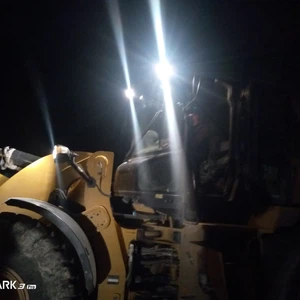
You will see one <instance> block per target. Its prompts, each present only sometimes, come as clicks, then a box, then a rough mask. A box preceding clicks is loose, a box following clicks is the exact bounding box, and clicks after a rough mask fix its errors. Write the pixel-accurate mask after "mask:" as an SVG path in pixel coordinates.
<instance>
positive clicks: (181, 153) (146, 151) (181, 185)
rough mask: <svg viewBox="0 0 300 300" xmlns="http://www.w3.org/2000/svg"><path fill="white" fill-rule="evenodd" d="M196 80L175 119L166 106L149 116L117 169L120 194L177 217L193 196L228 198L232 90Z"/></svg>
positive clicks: (116, 191) (116, 184) (176, 105)
mask: <svg viewBox="0 0 300 300" xmlns="http://www.w3.org/2000/svg"><path fill="white" fill-rule="evenodd" d="M196 80H198V81H197V82H196V83H195V84H194V86H196V88H194V90H193V92H192V97H190V98H189V99H184V100H183V101H180V102H177V101H174V102H175V103H173V108H174V111H173V114H174V116H170V112H169V111H167V110H166V108H167V105H166V104H165V103H164V104H163V105H161V106H160V107H158V108H159V109H158V110H157V111H156V113H154V114H153V115H152V117H150V118H149V117H148V118H149V119H148V125H146V126H144V130H142V131H141V135H140V136H137V137H135V138H134V140H133V142H132V145H131V148H130V150H129V151H128V153H127V155H126V158H125V161H124V162H123V164H121V165H120V166H119V167H118V168H117V172H116V176H115V182H114V194H115V195H116V196H121V197H124V198H125V199H127V200H126V201H131V202H133V203H143V204H144V205H146V206H149V207H151V208H152V209H153V210H154V211H159V212H162V213H164V214H167V215H171V216H175V217H178V218H182V217H183V216H182V212H183V208H184V207H185V206H186V204H187V202H190V201H192V200H191V199H188V198H195V197H196V198H197V197H200V196H201V197H202V195H203V194H207V193H213V194H217V193H218V194H219V195H218V196H219V197H222V196H223V194H224V190H225V186H226V182H225V179H224V178H225V177H226V176H227V175H228V174H227V173H226V172H227V166H228V162H229V157H228V154H229V147H230V145H229V144H230V141H229V138H230V129H229V124H230V122H229V119H230V116H229V113H230V109H229V105H228V99H227V98H228V91H227V88H226V86H223V85H222V84H220V83H219V84H216V83H215V81H214V80H210V79H203V78H201V79H200V78H196V79H194V81H196ZM176 100H178V98H177V99H176ZM156 103H159V102H156ZM160 103H161V104H162V103H163V102H162V101H161V102H160ZM139 117H140V119H141V120H145V117H144V116H143V115H140V116H139ZM170 119H172V121H173V123H174V124H172V123H171V124H170ZM175 127H176V128H175ZM176 134H177V137H174V136H175V135H176ZM174 139H175V140H176V141H175V142H174ZM174 145H175V146H174ZM195 193H196V195H195ZM196 201H198V199H196ZM193 209H195V205H193Z"/></svg>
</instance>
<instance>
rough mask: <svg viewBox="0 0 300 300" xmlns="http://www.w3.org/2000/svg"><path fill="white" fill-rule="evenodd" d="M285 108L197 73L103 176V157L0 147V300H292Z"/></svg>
mask: <svg viewBox="0 0 300 300" xmlns="http://www.w3.org/2000/svg"><path fill="white" fill-rule="evenodd" d="M165 96H166V95H164V97H163V98H164V100H166V99H165V98H166V97H165ZM143 98H145V99H143V101H149V102H148V103H150V102H151V99H150V98H149V100H147V95H144V97H143ZM167 100H168V99H167ZM290 103H292V101H290V99H289V98H288V95H287V94H286V93H285V90H284V89H281V88H278V87H276V88H274V87H273V86H266V87H265V86H262V85H260V84H256V83H252V84H250V85H248V86H246V87H243V86H240V85H238V84H236V83H230V82H223V81H220V80H211V79H208V78H203V77H198V76H195V77H194V80H193V93H192V97H191V98H190V99H189V100H187V101H186V100H185V99H182V101H179V102H178V103H176V104H174V106H173V108H174V109H173V110H172V109H171V108H172V106H170V103H169V104H168V103H164V102H163V101H162V102H159V101H157V98H155V101H153V102H151V105H152V106H151V107H152V108H153V107H155V108H157V112H156V113H155V114H154V117H153V118H152V119H151V120H150V122H149V124H148V126H146V128H145V130H144V131H143V132H141V133H139V134H137V135H136V137H135V141H134V142H133V143H132V146H131V148H130V150H129V152H128V153H127V155H126V158H125V160H124V162H123V163H122V164H121V165H119V166H118V167H117V168H116V171H115V172H114V171H113V170H114V166H113V164H114V154H113V153H112V152H103V151H99V152H96V153H89V152H80V151H73V150H70V149H68V148H67V147H65V146H62V145H56V146H55V147H54V150H53V154H52V155H48V156H46V157H42V158H39V157H36V156H34V155H31V154H27V153H24V152H21V151H18V150H16V149H13V148H9V147H5V148H3V149H1V161H0V166H1V170H2V175H1V177H0V183H1V186H0V224H1V225H0V231H1V234H0V240H1V242H0V299H19V300H25V299H26V300H58V299H99V300H100V299H102V300H125V299H126V300H134V299H135V300H143V299H174V300H184V299H194V300H206V299H207V300H208V299H214V300H215V299H219V300H228V299H229V300H231V299H239V300H240V299H245V300H246V299H251V300H253V299H274V300H296V299H298V297H299V295H300V289H299V284H298V282H299V278H300V271H299V270H300V254H299V253H300V244H299V242H298V241H299V238H298V236H299V230H300V227H299V220H300V210H299V208H298V205H299V199H300V198H299V196H300V195H299V190H298V185H299V175H298V174H299V172H298V171H299V165H298V160H297V153H299V152H297V149H298V148H297V139H296V138H295V137H296V135H295V133H294V132H295V128H296V126H297V124H298V123H297V122H298V121H297V118H296V117H295V119H294V118H293V114H292V111H290V110H291V107H290V106H289V104H290Z"/></svg>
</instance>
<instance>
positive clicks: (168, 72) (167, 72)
mask: <svg viewBox="0 0 300 300" xmlns="http://www.w3.org/2000/svg"><path fill="white" fill-rule="evenodd" d="M155 70H156V73H157V76H158V77H159V78H160V79H162V80H167V79H169V78H170V77H171V76H172V75H173V74H174V69H173V67H172V66H171V65H170V64H169V63H160V64H157V65H156V66H155Z"/></svg>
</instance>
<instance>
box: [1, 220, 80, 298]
mask: <svg viewBox="0 0 300 300" xmlns="http://www.w3.org/2000/svg"><path fill="white" fill-rule="evenodd" d="M0 220H1V223H0V240H1V244H0V245H1V246H0V257H1V258H0V269H2V280H3V278H6V279H7V277H5V276H4V275H3V274H4V272H6V271H5V270H10V271H12V273H16V274H17V275H18V276H19V277H20V278H21V279H22V281H23V282H24V283H25V284H35V285H36V289H28V290H27V292H28V295H29V299H30V300H59V299H82V298H83V297H82V296H79V293H78V290H79V289H80V284H79V282H78V281H77V280H79V279H80V278H78V274H79V273H78V274H76V273H75V272H76V268H75V266H76V265H75V264H76V257H75V261H74V257H71V256H70V252H69V251H67V249H66V248H67V247H66V244H62V243H61V241H59V240H58V239H57V238H56V237H54V234H53V231H52V232H51V231H50V230H48V228H47V227H45V226H44V225H42V224H41V223H40V222H39V221H37V220H33V219H31V218H28V217H24V216H23V217H20V216H15V217H13V218H11V217H10V218H5V221H3V218H2V217H1V215H0ZM0 276H1V271H0ZM76 276H77V277H76ZM80 281H81V280H80ZM81 282H82V281H81ZM2 292H3V290H2ZM0 295H1V290H0ZM14 297H15V296H14ZM27 297H28V296H27ZM0 299H2V298H1V296H0ZM6 299H8V298H6ZM9 299H10V298H9ZM16 299H22V297H19V296H18V297H16Z"/></svg>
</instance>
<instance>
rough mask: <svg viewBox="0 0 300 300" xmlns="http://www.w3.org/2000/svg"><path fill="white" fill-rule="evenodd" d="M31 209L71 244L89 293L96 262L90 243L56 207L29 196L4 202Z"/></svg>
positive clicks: (93, 281)
mask: <svg viewBox="0 0 300 300" xmlns="http://www.w3.org/2000/svg"><path fill="white" fill-rule="evenodd" d="M5 203H6V204H7V205H10V206H17V207H20V208H24V209H27V210H31V211H33V212H35V213H37V214H39V215H41V216H43V217H44V218H45V219H47V220H48V221H49V222H51V223H52V224H54V225H55V226H56V227H57V228H58V229H59V230H60V231H61V232H62V233H63V234H64V235H65V236H66V237H67V238H68V239H69V241H70V242H71V244H72V245H73V247H74V249H75V251H76V253H77V255H78V257H79V260H80V263H81V267H82V270H83V272H84V279H85V287H86V289H87V291H88V293H89V294H90V293H91V292H92V291H93V290H94V288H95V287H96V277H97V275H96V262H95V257H94V253H93V250H92V247H91V244H90V242H89V240H88V238H87V236H86V235H85V233H84V231H83V230H82V229H81V227H80V226H79V225H78V223H77V222H76V221H75V220H74V219H72V218H71V217H70V216H69V215H68V214H66V213H65V212H64V211H62V210H61V209H59V208H58V207H56V206H54V205H52V204H50V203H48V202H45V201H40V200H36V199H31V198H9V199H8V200H6V202H5Z"/></svg>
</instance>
